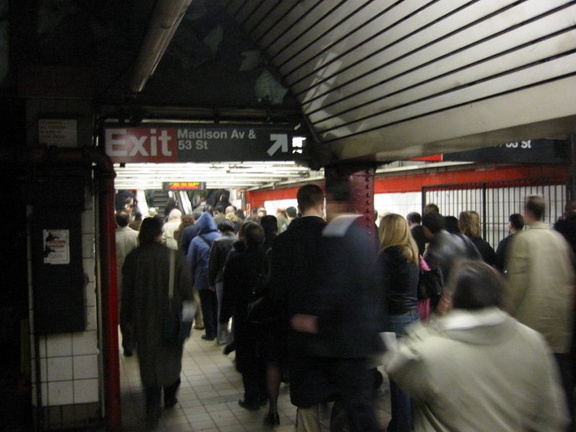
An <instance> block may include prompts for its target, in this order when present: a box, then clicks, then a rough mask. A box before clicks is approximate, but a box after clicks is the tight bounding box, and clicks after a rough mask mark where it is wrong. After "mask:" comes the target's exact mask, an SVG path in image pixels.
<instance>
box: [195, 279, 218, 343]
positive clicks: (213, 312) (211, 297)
mask: <svg viewBox="0 0 576 432" xmlns="http://www.w3.org/2000/svg"><path fill="white" fill-rule="evenodd" d="M198 293H199V294H200V306H201V307H202V316H203V317H204V328H205V331H206V336H208V337H210V338H215V337H216V333H217V331H218V322H217V320H218V299H217V298H216V292H215V291H211V290H209V289H202V290H198Z"/></svg>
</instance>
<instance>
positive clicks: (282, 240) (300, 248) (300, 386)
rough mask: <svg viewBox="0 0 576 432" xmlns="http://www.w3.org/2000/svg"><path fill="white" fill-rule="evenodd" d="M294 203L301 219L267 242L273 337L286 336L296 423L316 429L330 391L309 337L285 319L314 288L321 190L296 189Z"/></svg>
mask: <svg viewBox="0 0 576 432" xmlns="http://www.w3.org/2000/svg"><path fill="white" fill-rule="evenodd" d="M297 201H298V209H299V212H300V213H301V214H302V217H300V218H295V219H293V220H292V222H291V223H290V225H288V228H287V230H286V231H284V232H283V233H281V234H280V235H278V236H277V237H276V238H275V239H274V242H273V244H272V249H271V253H270V266H271V267H270V289H271V295H272V296H273V298H274V300H275V302H276V303H277V304H278V305H279V307H280V311H281V312H280V313H281V314H282V316H283V321H284V333H280V334H277V335H276V337H277V338H278V339H280V340H282V339H286V340H287V355H288V365H289V366H288V369H289V377H290V400H291V402H292V404H294V405H295V406H296V407H297V411H296V415H297V422H298V424H299V425H300V426H301V427H304V425H311V426H312V427H316V428H317V430H320V419H319V412H318V407H319V405H318V404H320V403H322V402H327V401H331V400H334V399H335V390H334V389H333V386H332V385H331V383H330V382H329V380H328V376H327V375H326V374H325V373H323V371H322V370H321V369H320V368H318V367H317V364H316V362H315V358H314V357H313V356H311V352H312V350H313V345H314V343H315V339H314V337H312V336H310V335H309V334H304V333H301V332H297V331H295V330H294V329H291V328H289V325H288V323H289V320H290V319H291V318H292V317H293V316H294V315H296V314H306V313H309V312H310V308H311V304H310V303H311V301H312V300H311V297H312V296H313V293H314V290H315V289H316V288H317V287H318V277H319V275H320V270H321V268H320V258H321V255H320V250H319V246H320V243H321V240H322V230H323V229H324V227H325V226H326V221H325V220H324V219H323V215H324V192H323V191H322V189H321V188H320V187H319V186H317V185H312V184H311V185H305V186H302V187H301V188H300V189H299V190H298V193H297Z"/></svg>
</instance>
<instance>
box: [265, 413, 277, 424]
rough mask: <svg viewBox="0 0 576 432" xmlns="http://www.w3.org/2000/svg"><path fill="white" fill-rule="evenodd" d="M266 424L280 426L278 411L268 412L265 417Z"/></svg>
mask: <svg viewBox="0 0 576 432" xmlns="http://www.w3.org/2000/svg"><path fill="white" fill-rule="evenodd" d="M264 424H265V425H268V426H278V425H279V424H280V417H279V416H278V413H274V412H269V413H268V414H266V417H264Z"/></svg>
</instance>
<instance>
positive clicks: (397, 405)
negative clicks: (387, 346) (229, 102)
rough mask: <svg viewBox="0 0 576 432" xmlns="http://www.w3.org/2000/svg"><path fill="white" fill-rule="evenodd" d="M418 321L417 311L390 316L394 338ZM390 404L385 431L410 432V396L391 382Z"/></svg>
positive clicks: (403, 333) (399, 336) (400, 336)
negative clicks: (388, 421)
mask: <svg viewBox="0 0 576 432" xmlns="http://www.w3.org/2000/svg"><path fill="white" fill-rule="evenodd" d="M419 319H420V318H419V317H418V311H416V310H414V311H411V312H408V313H405V314H402V315H390V324H391V326H392V330H393V331H394V333H395V334H396V338H398V339H400V338H402V336H404V335H405V334H406V333H405V329H406V326H408V325H409V324H412V323H413V322H416V321H418V320H419ZM390 404H391V409H392V419H391V420H390V423H389V424H388V428H387V429H386V430H387V431H389V432H410V431H412V400H411V399H410V395H408V394H407V393H404V392H403V391H402V390H400V388H399V387H398V386H397V385H396V383H395V382H393V381H390Z"/></svg>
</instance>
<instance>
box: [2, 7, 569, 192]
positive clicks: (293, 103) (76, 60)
mask: <svg viewBox="0 0 576 432" xmlns="http://www.w3.org/2000/svg"><path fill="white" fill-rule="evenodd" d="M14 3H15V6H13V7H12V9H14V14H13V15H12V22H13V23H16V24H18V25H19V26H22V28H23V29H24V30H28V32H26V31H24V32H23V34H24V35H28V36H29V35H30V34H31V33H34V34H35V38H32V37H29V38H28V39H26V38H19V39H18V40H17V41H16V42H15V47H16V48H24V49H20V50H18V53H19V54H18V56H21V57H20V58H19V59H18V63H19V65H24V66H27V67H28V68H24V70H28V71H29V70H30V66H32V68H31V69H32V70H33V72H34V67H37V66H39V65H41V66H51V67H55V66H58V67H63V66H64V67H67V68H68V69H69V70H73V71H74V70H75V71H77V72H78V73H77V75H76V76H80V77H81V76H82V73H85V71H86V70H88V71H89V72H90V77H91V81H90V82H91V83H92V86H93V88H92V92H93V97H94V101H95V104H96V105H97V106H98V107H99V108H98V110H99V115H100V116H101V119H102V121H125V122H129V123H130V124H138V122H139V121H141V120H142V119H151V120H162V119H172V120H177V119H184V120H186V121H193V120H195V119H196V120H198V121H213V122H219V121H221V120H226V121H237V122H243V121H250V122H262V123H283V124H288V125H291V126H292V127H294V128H295V129H296V128H297V129H298V134H301V135H303V136H305V137H306V145H305V151H304V156H305V157H304V158H302V159H300V160H299V161H298V163H299V164H302V163H304V164H305V165H308V166H312V167H313V168H314V170H318V169H320V168H321V167H322V166H324V165H326V164H329V163H334V162H337V161H341V160H350V159H365V160H370V161H377V162H382V163H385V162H389V161H394V160H406V159H409V158H412V157H415V156H423V155H430V154H436V153H447V152H453V151H461V150H466V149H472V148H479V147H489V146H495V145H498V144H502V143H505V142H510V141H518V140H522V139H536V138H549V137H551V138H558V139H563V138H565V137H566V136H567V135H568V134H571V133H574V132H575V129H576V126H575V125H576V104H575V103H574V100H576V66H575V65H576V25H575V23H576V2H575V1H566V0H547V1H545V2H544V1H540V0H524V1H518V0H482V1H470V0H414V1H394V0H357V1H356V0H355V1H353V2H352V1H340V0H305V1H302V0H281V1H278V0H213V1H208V0H194V1H190V0H156V1H154V0H142V1H135V0H133V1H127V2H115V1H113V0H99V1H94V2H76V1H72V0H69V1H66V0H63V1H61V2H50V1H47V0H41V1H39V2H37V4H38V5H39V8H38V10H37V11H36V12H37V17H38V19H37V20H36V22H35V23H34V25H35V27H34V29H27V28H26V26H27V25H30V24H29V23H28V22H27V21H24V20H23V19H22V18H20V17H21V16H23V15H25V14H28V15H29V12H30V10H31V8H32V6H31V5H32V4H36V2H33V1H31V0H22V1H21V2H14ZM37 69H38V68H37ZM39 70H40V71H45V69H39ZM36 74H37V75H39V73H38V70H36ZM30 75H32V76H34V73H32V74H30V73H28V75H26V74H24V75H21V76H20V83H19V85H20V89H21V90H20V91H21V94H23V95H24V96H26V97H34V92H33V90H34V88H33V85H32V84H34V83H35V81H34V79H32V80H30ZM22 76H23V77H24V79H22ZM26 79H28V81H27V80H26ZM37 79H38V78H36V80H37ZM30 82H32V84H30ZM27 84H28V85H27ZM229 162H230V163H234V161H229ZM198 168H199V167H198ZM283 168H284V167H283ZM249 170H252V171H254V167H251V168H249V169H246V171H249ZM199 172H200V171H199ZM202 172H205V171H202ZM206 172H210V168H209V167H208V170H207V171H206ZM270 172H272V170H271V171H270ZM295 172H296V176H301V175H302V172H301V171H299V168H296V169H295ZM206 175H208V174H206ZM229 178H231V177H229ZM280 178H284V177H280ZM270 179H271V182H270V183H274V181H275V179H276V177H273V176H272V175H270Z"/></svg>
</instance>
